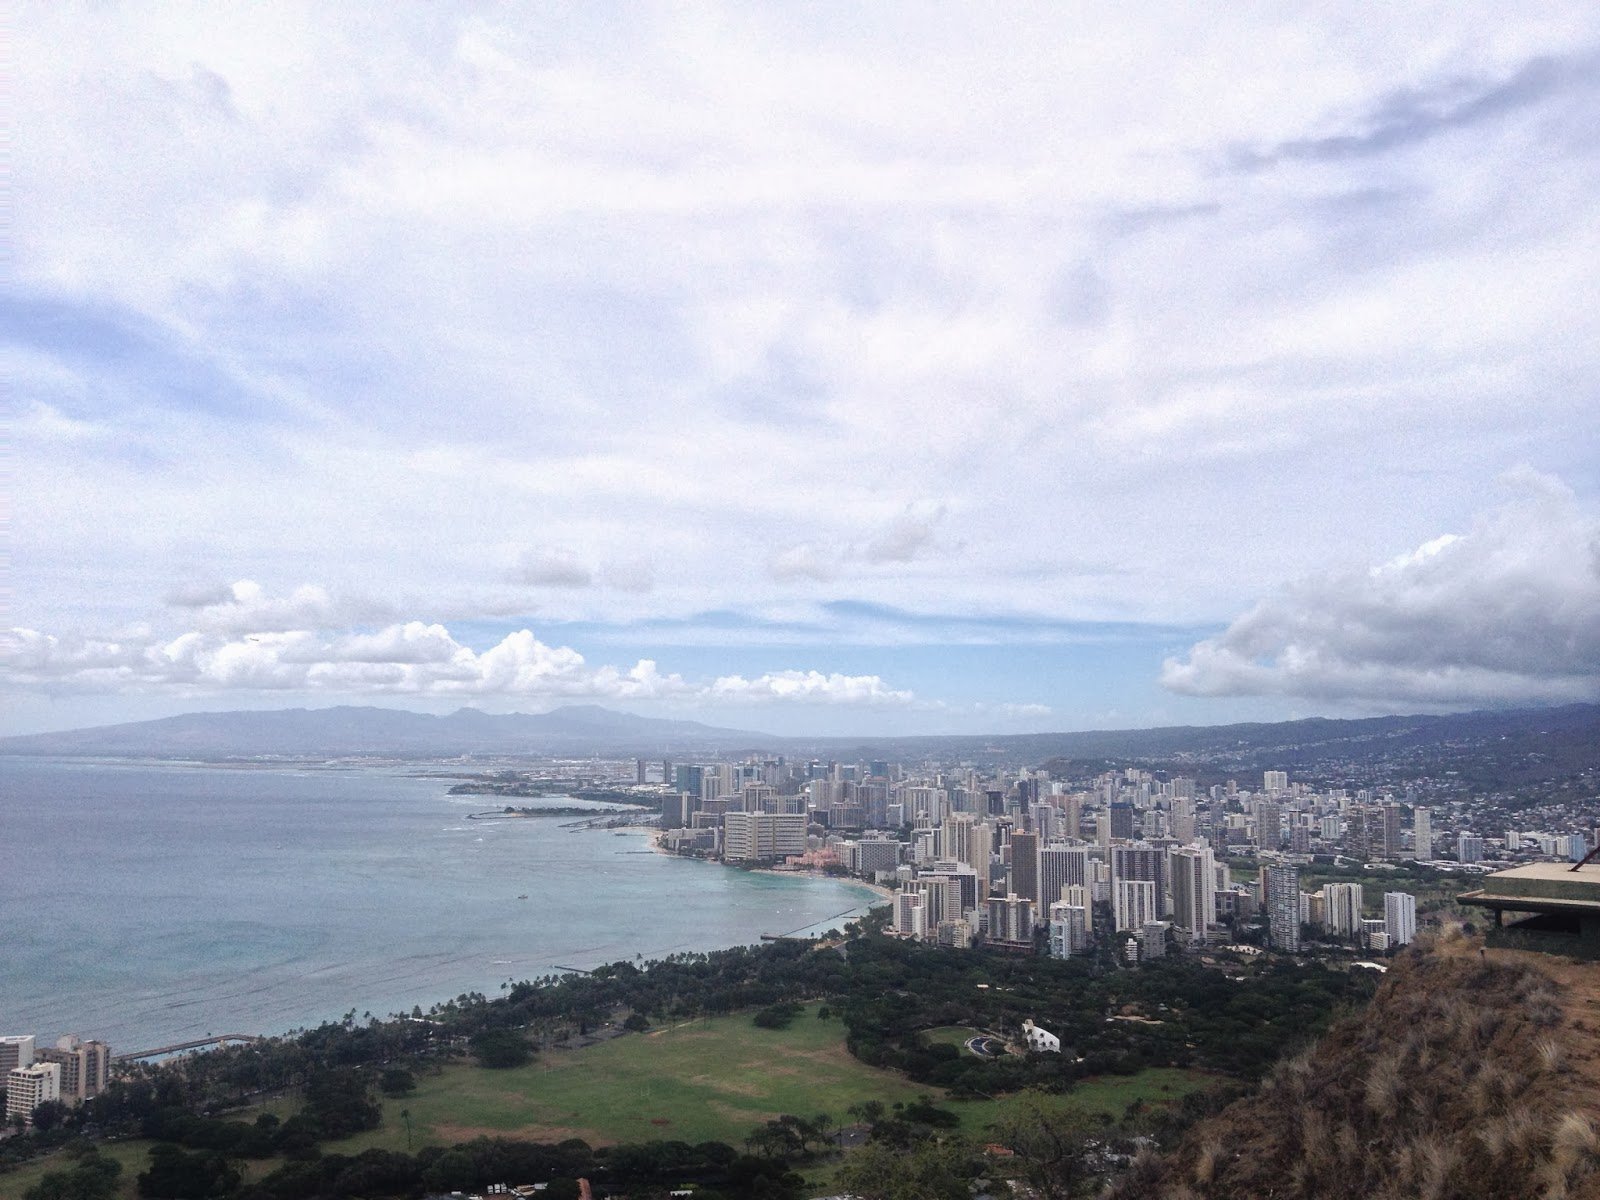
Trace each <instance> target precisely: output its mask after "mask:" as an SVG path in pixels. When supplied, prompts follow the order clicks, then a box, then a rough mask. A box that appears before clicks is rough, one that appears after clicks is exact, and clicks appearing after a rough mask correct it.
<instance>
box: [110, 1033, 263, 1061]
mask: <svg viewBox="0 0 1600 1200" xmlns="http://www.w3.org/2000/svg"><path fill="white" fill-rule="evenodd" d="M259 1041H261V1035H260V1034H255V1033H222V1034H218V1035H217V1036H216V1037H203V1038H195V1039H194V1040H193V1041H189V1042H173V1043H172V1045H170V1046H157V1047H156V1048H155V1049H154V1050H136V1051H133V1052H131V1053H128V1054H113V1055H112V1056H111V1058H112V1061H113V1062H137V1061H138V1060H140V1059H141V1058H161V1057H162V1056H163V1055H167V1054H181V1053H182V1052H183V1051H185V1050H204V1049H205V1048H206V1047H207V1046H221V1045H223V1044H224V1043H226V1042H240V1043H244V1044H249V1043H250V1042H259Z"/></svg>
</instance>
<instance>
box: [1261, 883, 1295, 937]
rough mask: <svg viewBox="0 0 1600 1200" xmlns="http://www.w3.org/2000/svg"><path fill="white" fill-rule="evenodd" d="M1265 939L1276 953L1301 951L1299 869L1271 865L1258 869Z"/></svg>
mask: <svg viewBox="0 0 1600 1200" xmlns="http://www.w3.org/2000/svg"><path fill="white" fill-rule="evenodd" d="M1261 890H1262V897H1261V899H1262V903H1263V904H1264V905H1265V906H1266V910H1267V938H1268V940H1269V941H1270V942H1271V944H1272V947H1273V948H1274V949H1275V950H1289V951H1296V950H1299V949H1300V869H1299V868H1298V867H1294V866H1288V865H1273V866H1269V867H1263V868H1262V869H1261Z"/></svg>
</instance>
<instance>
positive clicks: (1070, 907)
mask: <svg viewBox="0 0 1600 1200" xmlns="http://www.w3.org/2000/svg"><path fill="white" fill-rule="evenodd" d="M1088 949H1089V911H1088V909H1087V908H1085V907H1084V906H1083V905H1080V904H1066V903H1061V902H1058V903H1055V904H1052V905H1051V906H1050V956H1051V957H1052V958H1070V957H1071V956H1072V955H1074V954H1082V953H1083V952H1084V951H1086V950H1088Z"/></svg>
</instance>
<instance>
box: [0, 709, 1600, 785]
mask: <svg viewBox="0 0 1600 1200" xmlns="http://www.w3.org/2000/svg"><path fill="white" fill-rule="evenodd" d="M762 750H765V751H769V752H773V753H782V754H787V755H789V756H791V757H806V756H813V755H814V756H816V757H819V758H824V759H830V760H837V761H842V762H854V761H858V760H861V761H864V760H870V759H890V760H893V761H901V762H917V761H921V760H923V759H925V758H927V757H930V756H937V757H941V758H944V759H947V760H950V759H954V760H962V761H976V762H994V761H997V760H1003V761H1006V762H1012V763H1024V764H1028V765H1039V764H1043V763H1047V762H1049V761H1050V760H1052V759H1065V760H1072V761H1076V762H1078V763H1080V764H1081V763H1085V762H1094V761H1105V762H1114V763H1121V764H1128V765H1134V764H1140V763H1146V764H1162V765H1164V766H1167V767H1171V768H1178V769H1184V770H1192V769H1197V770H1204V769H1206V768H1211V769H1215V770H1221V769H1227V770H1241V771H1242V770H1245V769H1249V768H1253V767H1258V766H1260V765H1262V764H1265V765H1268V766H1272V767H1279V768H1283V769H1287V770H1290V771H1294V770H1296V769H1300V768H1312V767H1317V766H1326V765H1328V764H1330V763H1336V762H1338V761H1340V760H1341V759H1366V760H1370V759H1373V758H1375V757H1383V758H1386V759H1389V760H1391V761H1395V760H1397V759H1405V758H1410V757H1419V758H1422V759H1428V760H1430V761H1432V763H1433V764H1434V765H1435V766H1439V767H1458V768H1461V769H1464V770H1465V769H1468V768H1469V767H1470V768H1472V769H1478V768H1479V767H1481V765H1482V763H1483V761H1484V759H1485V756H1486V755H1488V756H1490V757H1492V758H1493V759H1495V760H1496V762H1497V763H1498V765H1497V766H1496V767H1495V772H1494V773H1495V774H1496V775H1503V776H1505V777H1506V778H1507V779H1508V780H1511V781H1512V782H1514V781H1515V776H1516V774H1517V772H1518V771H1522V770H1533V771H1535V772H1536V773H1537V774H1540V775H1544V774H1548V772H1549V768H1550V767H1551V766H1552V765H1557V764H1565V765H1566V766H1567V767H1569V768H1570V769H1572V770H1574V771H1577V772H1579V773H1581V772H1584V771H1589V770H1593V769H1595V768H1596V766H1597V762H1596V760H1597V758H1600V705H1595V704H1569V705H1564V706H1562V707H1559V708H1534V709H1516V710H1508V711H1499V712H1469V713H1453V714H1445V715H1429V716H1391V717H1365V718H1359V719H1352V720H1342V719H1334V718H1325V717H1313V718H1309V719H1305V720H1298V721H1280V722H1255V723H1250V724H1239V725H1187V726H1168V727H1164V728H1155V729H1112V730H1085V731H1081V732H1076V733H1033V734H1007V735H992V736H980V735H943V736H940V735H933V736H921V737H851V738H797V737H779V736H776V735H774V734H768V733H760V732H755V731H752V730H742V729H724V728H719V727H717V726H714V725H706V724H702V723H701V722H698V721H680V720H668V719H662V718H656V717H641V716H636V715H634V714H632V713H625V712H617V711H615V710H612V709H608V708H602V707H600V706H598V705H592V704H591V705H569V706H567V707H564V708H558V709H555V710H554V711H552V712H548V713H539V714H528V713H507V714H496V713H486V712H480V711H478V710H476V709H466V708H464V709H460V710H458V711H456V712H454V713H451V714H450V715H448V716H442V717H441V716H433V715H431V714H427V713H416V712H410V711H407V710H404V709H392V708H377V707H357V706H340V707H336V708H320V709H304V708H292V709H276V710H265V711H248V710H247V711H233V712H209V713H187V714H185V715H183V716H177V717H165V718H162V719H159V720H154V721H139V722H136V723H133V724H126V725H108V726H100V727H96V728H92V729H75V730H68V731H63V732H59V733H39V734H27V735H23V736H18V737H8V738H0V754H29V755H63V756H108V757H131V758H195V759H239V758H264V757H272V758H336V757H346V756H360V755H371V756H385V757H397V758H446V757H454V756H456V755H461V754H494V755H519V754H525V755H541V754H590V753H604V754H615V755H619V756H626V755H635V754H637V755H652V756H654V755H672V754H709V753H713V752H716V753H723V754H740V753H745V752H751V751H762ZM1519 764H1523V765H1519Z"/></svg>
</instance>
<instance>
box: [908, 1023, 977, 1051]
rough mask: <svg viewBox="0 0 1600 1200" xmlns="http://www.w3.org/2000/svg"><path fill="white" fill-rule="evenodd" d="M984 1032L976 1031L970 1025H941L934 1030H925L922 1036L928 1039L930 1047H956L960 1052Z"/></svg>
mask: <svg viewBox="0 0 1600 1200" xmlns="http://www.w3.org/2000/svg"><path fill="white" fill-rule="evenodd" d="M982 1032H983V1030H981V1029H974V1028H972V1026H970V1025H940V1026H937V1027H936V1028H933V1029H924V1030H923V1031H922V1036H923V1037H925V1038H927V1039H928V1044H929V1045H930V1046H954V1047H955V1048H956V1049H957V1050H960V1049H962V1048H963V1047H965V1046H966V1044H967V1042H968V1041H970V1040H971V1039H972V1038H975V1037H977V1036H979V1035H980V1034H981V1033H982Z"/></svg>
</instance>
